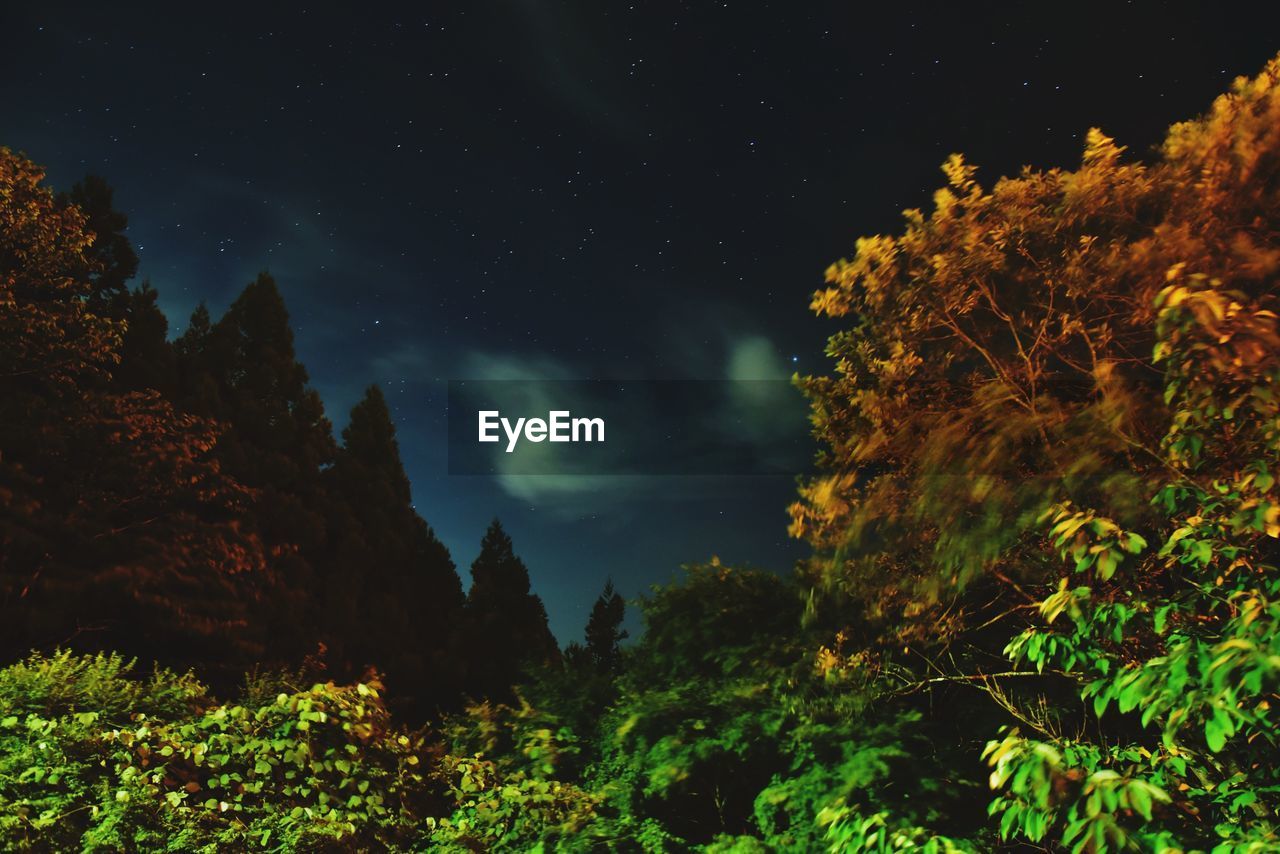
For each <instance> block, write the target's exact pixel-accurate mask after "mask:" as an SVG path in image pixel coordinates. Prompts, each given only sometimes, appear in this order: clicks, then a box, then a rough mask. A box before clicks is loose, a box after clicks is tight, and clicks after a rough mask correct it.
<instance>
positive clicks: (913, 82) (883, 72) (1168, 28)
mask: <svg viewBox="0 0 1280 854" xmlns="http://www.w3.org/2000/svg"><path fill="white" fill-rule="evenodd" d="M276 5H277V4H268V3H259V4H257V5H256V6H252V7H245V8H244V9H240V10H227V11H223V10H221V8H220V7H217V6H201V7H199V8H201V9H204V10H206V11H204V12H203V13H202V14H194V13H192V12H188V11H186V10H182V9H180V8H179V4H169V5H165V6H154V7H151V8H146V7H142V6H137V5H133V4H130V9H129V10H124V9H121V8H117V7H116V4H105V3H102V4H95V5H93V6H88V7H72V6H68V5H64V4H43V3H42V4H35V3H27V4H20V3H6V4H5V5H4V9H3V11H0V71H2V74H0V81H2V82H0V94H2V95H3V102H2V103H3V108H2V112H0V145H7V146H8V147H10V148H13V149H16V150H20V151H22V152H24V153H26V154H27V155H28V156H30V157H31V158H32V159H34V160H35V161H37V162H39V163H42V164H44V165H46V166H47V167H48V168H49V175H50V180H51V181H52V183H53V184H54V185H55V186H58V187H61V188H68V187H70V185H71V184H72V183H74V182H75V181H76V180H77V179H79V178H80V177H82V176H83V175H84V174H85V173H87V172H93V173H97V174H100V175H102V176H104V177H105V178H107V180H108V181H110V182H111V183H112V184H113V185H114V186H115V188H116V203H117V207H119V208H121V209H122V210H123V211H124V212H125V213H127V214H128V216H129V218H130V228H129V232H128V234H129V236H130V238H131V239H132V240H133V242H134V245H135V248H136V249H137V251H138V253H139V255H140V257H141V259H142V266H141V276H140V277H141V278H147V279H150V280H151V282H152V284H153V285H154V286H155V287H156V288H157V289H158V290H159V291H160V295H161V300H160V302H161V305H162V307H163V308H164V309H165V312H166V314H168V316H169V318H170V325H171V330H170V331H171V334H179V333H180V332H181V331H182V328H183V326H184V325H185V322H186V319H187V317H188V316H189V314H190V312H191V310H192V309H193V308H194V307H195V306H196V305H197V304H199V303H200V302H202V301H203V302H206V303H207V304H208V305H209V308H210V310H211V311H213V312H214V314H215V316H217V315H218V314H219V313H221V311H222V310H223V309H224V308H225V307H226V306H227V304H228V303H229V302H230V301H231V300H232V299H234V297H235V296H236V294H237V293H238V292H239V290H240V289H241V288H243V287H244V285H245V284H246V283H248V282H249V281H250V280H251V279H252V278H253V277H254V276H255V275H256V274H257V273H258V272H259V271H260V270H263V269H266V270H269V271H270V272H271V273H272V274H273V275H274V276H275V278H276V280H277V282H278V283H279V285H280V287H281V290H282V291H283V293H284V295H285V299H286V301H287V302H288V305H289V308H290V311H291V315H292V318H293V321H294V326H295V331H296V334H297V346H298V352H299V356H300V358H301V360H302V361H303V362H304V363H305V364H306V365H307V367H308V369H309V371H310V374H311V378H312V382H313V384H314V386H315V387H316V388H317V389H318V390H319V391H320V393H321V395H322V396H323V397H324V400H325V403H326V406H327V408H328V411H329V415H330V417H331V418H332V420H333V421H334V423H335V427H336V428H337V429H341V427H342V426H343V424H344V423H345V420H346V412H347V410H348V409H349V408H350V406H351V405H352V404H353V403H354V402H355V401H356V400H358V399H359V396H360V394H361V393H362V390H363V389H364V387H365V386H366V385H368V384H369V383H370V382H374V381H376V382H379V383H381V384H383V386H384V388H385V389H386V391H387V392H388V396H389V398H390V401H391V403H392V404H393V406H394V409H395V416H396V419H397V423H398V429H399V431H400V444H401V450H402V453H403V456H404V459H405V463H406V467H407V469H408V473H409V476H410V478H411V479H412V481H413V485H414V495H415V501H416V503H417V507H418V510H419V512H420V513H422V515H423V516H424V517H425V518H426V519H427V521H428V522H430V523H431V524H432V526H433V527H434V528H435V529H436V531H437V533H438V534H439V535H440V537H441V538H442V539H443V540H444V542H445V543H446V545H448V547H449V548H450V550H451V552H452V553H453V556H454V559H455V561H456V562H457V563H458V565H459V570H460V572H461V574H462V576H463V580H464V584H465V583H468V582H469V575H468V573H467V567H468V566H469V565H470V562H471V560H472V559H473V558H474V556H475V553H476V551H477V549H478V544H479V539H480V536H481V534H482V533H483V531H484V527H485V525H486V524H487V522H488V520H489V519H490V518H491V517H493V516H494V515H498V516H500V517H501V518H502V520H503V522H504V524H505V525H506V527H507V528H508V530H509V531H510V532H511V534H512V536H513V538H514V541H515V544H516V548H517V551H519V552H520V553H521V554H522V556H523V557H524V558H525V561H526V563H527V564H528V565H529V568H530V572H531V575H532V578H533V583H534V588H535V590H536V592H538V593H540V594H541V595H542V597H543V599H544V600H545V602H546V604H547V609H548V612H549V614H550V618H551V625H552V629H553V630H554V631H555V632H556V634H557V635H558V636H559V637H560V639H561V640H562V641H567V640H570V639H573V638H575V637H577V636H579V635H580V633H581V629H582V625H583V622H584V621H585V617H586V613H587V610H588V609H589V607H590V604H591V602H592V601H593V600H594V599H595V597H596V595H597V594H598V592H599V589H600V587H601V586H602V585H603V582H604V580H605V578H606V577H607V576H612V577H613V578H614V580H615V582H617V585H618V587H619V588H620V589H621V590H622V591H623V592H624V593H625V594H626V595H628V596H632V595H635V594H637V593H641V592H643V591H644V590H645V589H646V587H647V586H648V585H649V584H651V583H654V582H658V581H663V580H666V579H669V578H671V577H672V574H673V572H674V571H675V570H676V568H677V567H678V566H679V564H681V563H685V562H689V561H696V560H703V559H706V558H709V557H710V556H711V555H712V554H718V555H719V556H721V557H722V558H723V559H724V560H726V561H733V562H747V563H751V564H754V565H757V566H764V567H768V568H772V569H776V570H778V571H786V570H787V569H788V568H789V567H790V566H791V565H792V564H793V563H794V561H795V560H796V559H797V558H799V557H800V556H801V555H803V553H804V549H803V548H802V547H801V546H800V545H799V544H797V543H794V542H791V541H789V540H788V539H787V537H786V530H785V529H786V516H785V508H786V505H787V503H788V502H789V500H790V498H791V495H792V493H793V490H794V484H793V480H792V479H791V478H789V477H736V478H698V479H693V478H682V477H654V478H638V477H610V478H598V479H589V480H581V479H580V480H576V481H575V480H574V479H573V478H542V479H538V478H523V479H505V480H503V479H495V478H489V477H459V476H450V475H449V474H448V473H447V471H446V453H445V443H444V436H445V422H444V418H445V412H444V391H443V389H444V383H445V382H446V381H447V380H450V379H518V378H526V377H527V378H542V379H566V378H598V379H618V380H641V379H725V378H749V379H766V378H773V377H781V376H787V375H789V374H790V373H791V372H792V371H793V370H799V371H802V372H817V371H823V370H825V369H826V366H825V364H824V360H823V356H822V348H823V344H824V341H825V338H826V336H827V334H829V333H830V332H831V331H832V328H833V327H832V326H831V324H830V323H829V322H823V321H819V320H817V319H815V318H814V317H813V316H812V315H811V314H810V313H809V311H808V310H807V305H808V297H809V294H810V292H811V291H812V290H813V289H814V288H815V287H817V286H819V285H820V284H821V275H822V271H823V270H824V269H825V267H826V266H827V264H828V263H829V262H831V261H832V260H834V259H836V258H837V257H840V256H841V255H847V254H850V253H851V251H852V246H853V241H854V239H855V238H856V237H857V236H859V235H862V234H870V233H875V232H882V231H892V230H896V229H897V228H898V225H899V222H900V218H899V212H900V211H901V210H902V209H904V208H907V207H915V206H927V205H928V203H929V198H930V196H931V194H932V191H933V189H935V188H936V187H937V186H939V184H940V183H941V181H942V176H941V173H940V172H939V171H938V166H939V164H941V162H942V161H943V159H944V158H945V157H946V156H947V154H949V153H950V152H953V151H961V152H964V153H965V155H966V157H967V158H968V159H969V160H970V161H971V162H973V163H976V164H978V165H979V166H981V167H982V171H981V172H980V175H979V178H980V180H982V181H984V182H985V183H988V184H989V183H990V182H991V181H993V180H994V179H995V178H996V177H998V176H999V175H1001V174H1008V173H1010V172H1013V171H1016V170H1018V169H1019V168H1020V167H1021V166H1022V165H1024V164H1032V165H1035V166H1041V167H1048V166H1066V167H1071V166H1073V165H1075V164H1076V163H1078V161H1079V152H1080V149H1081V144H1082V143H1081V140H1082V139H1083V136H1084V132H1085V131H1086V129H1087V128H1089V127H1090V126H1091V125H1098V126H1100V127H1102V128H1103V130H1104V131H1106V132H1107V133H1108V134H1110V135H1112V136H1114V137H1116V138H1117V141H1118V142H1120V143H1121V144H1125V145H1128V146H1130V149H1131V150H1132V151H1135V152H1138V153H1141V152H1143V151H1145V150H1147V149H1148V148H1149V147H1150V146H1151V145H1152V144H1154V143H1155V142H1156V141H1157V140H1158V139H1159V138H1160V136H1161V134H1162V131H1163V129H1164V127H1165V126H1167V125H1168V124H1169V123H1170V122H1172V121H1176V120H1180V119H1184V118H1189V117H1191V116H1192V115H1194V114H1196V113H1198V112H1200V111H1202V110H1203V109H1205V108H1206V107H1207V106H1208V104H1209V103H1210V101H1211V99H1212V98H1213V97H1214V96H1215V95H1216V94H1217V93H1219V92H1220V91H1222V90H1224V89H1225V88H1226V87H1227V86H1228V85H1229V83H1230V81H1231V79H1232V78H1233V77H1235V76H1236V75H1240V74H1252V73H1255V72H1256V71H1257V70H1258V69H1259V68H1260V67H1261V66H1262V64H1263V62H1264V61H1265V60H1266V59H1268V58H1269V57H1270V56H1271V55H1273V54H1274V53H1275V51H1276V50H1277V49H1280V39H1277V38H1276V36H1275V33H1276V28H1275V27H1274V26H1268V25H1266V23H1265V20H1263V19H1256V18H1250V17H1249V16H1246V15H1245V14H1244V12H1243V7H1232V8H1233V9H1234V10H1235V11H1233V12H1232V13H1231V14H1230V15H1228V14H1227V13H1226V11H1225V10H1224V7H1222V6H1220V5H1219V6H1218V7H1217V8H1218V10H1219V11H1214V6H1213V5H1210V4H1204V5H1203V6H1201V7H1199V9H1200V11H1194V10H1195V8H1196V7H1192V6H1183V5H1178V6H1177V7H1173V6H1170V5H1164V4H1154V3H1152V4H1136V3H1125V4H1121V3H1098V4H1092V5H1090V4H1080V3H1073V4H1064V5H1062V6H1060V7H1058V8H1056V9H1050V8H1049V6H1048V4H1030V3H1027V4H1019V5H1018V6H1017V7H1015V6H1014V5H1013V4H1001V5H995V4H992V5H987V6H983V5H975V4H958V3H953V4H930V6H932V7H933V8H931V7H926V6H925V5H924V4H919V5H916V6H913V5H912V4H907V3H900V2H895V3H885V4H878V5H874V6H873V5H871V4H853V3H839V4H834V3H833V4H822V3H765V2H742V3H739V2H728V3H684V4H666V3H635V4H628V3H614V2H608V0H595V2H578V3H561V2H532V0H527V2H472V3H466V4H458V6H457V7H456V8H448V7H446V6H445V5H444V4H437V3H422V4H417V5H416V6H414V7H412V8H404V9H400V10H394V11H393V10H388V9H387V8H384V7H380V6H378V5H377V4H372V3H361V4H347V6H346V9H345V11H340V12H339V11H332V10H331V8H330V7H329V6H328V5H326V6H325V7H324V8H307V7H294V8H288V9H286V8H284V7H283V4H282V5H281V7H280V8H276ZM23 7H25V8H23ZM193 8H195V7H193ZM1259 8H1261V9H1265V8H1267V6H1266V5H1263V4H1259ZM1189 10H1191V11H1189ZM1272 23H1273V24H1274V23H1275V22H1274V21H1272ZM798 405H799V404H798Z"/></svg>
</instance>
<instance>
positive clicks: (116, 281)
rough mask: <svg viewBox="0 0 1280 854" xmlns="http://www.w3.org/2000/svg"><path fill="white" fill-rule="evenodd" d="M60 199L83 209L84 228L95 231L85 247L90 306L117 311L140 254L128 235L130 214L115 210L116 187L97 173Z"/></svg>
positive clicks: (64, 203)
mask: <svg viewBox="0 0 1280 854" xmlns="http://www.w3.org/2000/svg"><path fill="white" fill-rule="evenodd" d="M58 200H59V202H60V203H61V204H63V205H74V206H75V207H76V208H78V209H79V210H80V212H81V213H82V214H83V215H84V220H85V222H84V224H85V230H86V232H87V233H88V234H89V235H92V237H91V243H90V244H89V246H88V247H86V249H85V260H86V262H88V269H87V271H86V275H87V278H88V281H89V294H88V299H89V303H90V306H91V307H92V308H93V309H94V310H96V311H98V312H100V313H106V314H115V313H116V312H117V311H119V310H120V309H121V308H122V307H123V301H124V300H125V298H126V297H127V296H128V293H129V285H128V282H129V280H130V279H132V278H133V277H134V275H135V274H137V272H138V255H137V253H135V252H134V251H133V246H132V244H130V242H129V238H128V237H127V236H125V230H126V229H128V227H129V217H127V216H126V215H125V214H123V213H121V212H120V211H118V210H116V208H115V190H113V189H112V187H111V185H110V184H108V183H107V182H106V180H105V179H104V178H102V177H101V176H98V175H86V176H85V177H84V179H83V180H81V181H80V182H78V183H77V184H76V185H75V186H74V187H72V188H71V192H69V193H63V194H61V195H60V196H59V198H58Z"/></svg>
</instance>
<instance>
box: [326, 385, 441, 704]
mask: <svg viewBox="0 0 1280 854" xmlns="http://www.w3.org/2000/svg"><path fill="white" fill-rule="evenodd" d="M342 438H343V446H342V448H341V449H340V450H339V451H338V454H337V458H336V460H335V462H334V465H333V467H332V468H331V469H329V471H328V472H326V477H325V484H326V487H327V489H328V492H329V494H330V496H331V498H332V502H331V506H330V510H329V515H328V518H329V526H328V527H329V531H330V532H331V533H330V537H331V540H330V549H329V553H330V555H331V560H330V561H329V562H328V563H327V564H326V565H325V567H324V584H325V588H326V595H325V597H324V600H325V602H326V605H325V623H326V625H327V626H329V627H330V629H329V633H328V636H329V637H330V638H331V640H330V648H331V650H332V652H333V655H334V657H335V659H339V660H342V661H345V662H346V663H347V664H349V665H355V666H363V665H366V664H374V665H376V666H378V667H379V668H381V669H383V670H384V671H385V672H386V674H387V678H388V683H389V685H390V687H391V689H392V696H393V697H395V696H400V697H405V698H408V699H410V700H412V701H413V705H414V707H415V708H414V711H417V712H426V711H429V710H431V709H434V708H437V707H441V706H450V705H453V704H455V703H456V702H457V700H458V699H459V693H460V691H461V688H462V679H463V675H464V667H463V661H462V656H461V652H462V649H461V647H462V641H463V638H462V625H463V594H462V584H461V582H460V581H459V579H458V573H457V570H456V568H455V567H454V564H453V560H452V559H451V558H450V556H449V552H448V550H447V549H446V548H445V547H444V544H443V543H441V542H440V540H439V539H438V538H437V537H436V535H435V533H434V532H433V531H432V530H431V528H430V526H429V525H427V523H426V522H425V521H424V520H423V519H422V517H421V516H419V515H418V514H417V512H416V511H415V510H414V508H413V503H412V496H411V494H410V488H409V478H408V477H407V476H406V475H405V472H404V465H403V463H402V462H401V459H400V448H399V444H398V443H397V441H396V431H395V425H394V424H393V422H392V420H391V413H390V410H389V409H388V408H387V403H386V399H385V398H384V397H383V395H382V392H381V391H380V390H379V388H378V387H377V386H376V385H375V386H370V387H369V389H368V390H367V391H366V392H365V396H364V398H363V400H361V401H360V402H359V403H358V404H356V406H355V408H353V409H352V411H351V420H350V423H349V424H348V425H347V427H346V429H345V430H343V432H342Z"/></svg>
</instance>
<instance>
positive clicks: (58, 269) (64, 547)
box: [0, 150, 274, 668]
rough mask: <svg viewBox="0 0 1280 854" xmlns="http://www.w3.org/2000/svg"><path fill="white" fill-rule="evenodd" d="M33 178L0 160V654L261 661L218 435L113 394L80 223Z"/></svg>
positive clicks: (263, 579) (28, 169) (116, 331)
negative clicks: (43, 650)
mask: <svg viewBox="0 0 1280 854" xmlns="http://www.w3.org/2000/svg"><path fill="white" fill-rule="evenodd" d="M42 177H43V175H42V173H41V171H40V170H39V168H38V167H36V166H35V165H34V164H32V163H30V162H29V161H27V160H25V159H24V158H22V157H19V156H16V155H13V154H12V153H10V152H9V151H7V150H0V356H2V358H0V362H2V363H3V364H4V366H5V367H4V372H3V374H0V449H3V450H2V452H0V509H2V510H3V513H2V514H0V608H2V609H3V612H4V619H3V620H2V621H0V624H2V625H3V633H2V634H0V643H2V644H3V646H4V649H5V650H6V651H7V652H9V653H11V654H12V653H25V652H26V651H27V650H29V649H30V648H31V647H32V646H50V645H54V644H71V645H74V646H79V647H88V648H101V646H102V645H109V646H112V647H115V648H118V649H121V650H123V651H125V652H127V653H133V654H138V655H144V656H146V658H147V659H148V660H153V659H155V658H160V659H163V660H165V661H168V662H170V663H173V664H176V665H187V664H191V663H195V662H218V663H219V664H220V665H221V666H223V667H226V668H235V667H237V666H238V665H240V664H243V663H245V662H247V661H250V660H254V659H255V658H260V657H261V655H262V653H263V649H264V647H263V644H262V637H261V634H260V633H259V627H261V626H262V625H263V623H264V621H263V620H262V619H261V616H260V614H259V613H258V612H257V610H256V609H257V608H258V607H260V605H261V602H262V601H263V598H264V596H265V595H266V591H268V590H269V589H270V588H271V587H272V585H273V583H274V581H273V577H272V575H271V573H270V572H269V571H268V569H267V567H266V563H265V555H264V552H263V548H262V544H261V542H260V541H259V540H257V538H256V537H255V536H253V535H252V533H250V532H245V531H241V530H239V527H238V525H237V524H236V519H237V516H238V514H240V513H242V512H243V509H244V504H245V502H246V501H247V500H248V499H249V498H250V495H251V493H250V492H249V491H248V490H247V489H245V487H244V486H243V485H242V484H240V483H238V482H236V481H235V480H234V479H233V478H229V477H227V475H226V474H225V472H223V471H222V469H221V468H220V466H219V465H218V463H217V462H216V461H215V460H214V459H213V456H212V453H211V451H212V450H213V448H214V447H215V445H216V443H217V440H218V435H219V428H218V427H217V425H215V424H212V423H210V422H209V421H207V420H205V419H201V418H197V417H194V416H189V415H184V414H180V413H178V412H176V411H175V410H174V409H173V407H172V406H171V405H170V404H169V403H168V402H166V401H164V400H162V399H160V397H159V396H158V395H157V394H156V393H154V392H149V393H129V394H120V393H118V392H117V391H115V390H114V389H113V388H112V385H111V371H112V369H113V367H114V366H115V365H116V364H117V363H118V362H119V358H120V332H121V327H122V324H121V323H120V322H118V321H115V320H111V319H109V318H106V317H104V316H102V315H100V314H97V313H95V311H96V308H95V300H94V298H93V294H94V288H95V286H96V285H95V282H96V280H95V279H94V276H95V274H96V271H98V270H99V264H100V262H99V261H98V260H97V259H95V258H94V257H93V256H92V255H91V253H90V252H89V249H90V247H91V246H93V245H94V244H93V239H92V237H91V235H90V234H89V232H88V231H87V229H86V223H85V217H84V215H83V213H82V212H81V211H80V210H79V209H78V208H76V207H74V206H67V205H59V204H57V203H56V202H55V200H54V197H53V195H52V193H50V192H49V191H48V190H47V189H45V188H44V187H43V186H41V184H40V182H41V179H42Z"/></svg>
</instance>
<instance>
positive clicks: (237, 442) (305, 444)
mask: <svg viewBox="0 0 1280 854" xmlns="http://www.w3.org/2000/svg"><path fill="white" fill-rule="evenodd" d="M176 351H177V353H178V371H179V377H180V393H179V396H178V397H179V405H180V406H181V407H182V408H184V409H187V410H189V411H191V412H193V413H196V414H198V415H202V416H204V417H208V418H212V419H214V420H216V421H218V422H219V423H221V424H224V425H226V427H227V429H226V431H225V433H224V434H223V436H222V438H221V440H220V441H219V443H218V448H217V456H218V460H219V462H220V464H221V465H222V466H223V467H224V468H225V469H226V470H227V472H228V473H230V474H231V475H233V476H234V477H235V478H237V479H238V480H239V481H241V482H243V483H244V484H246V485H247V486H249V487H251V488H252V489H253V490H254V495H255V501H254V506H253V511H252V513H251V514H248V516H247V518H246V519H245V520H243V521H244V524H245V525H246V527H247V528H250V529H252V530H254V531H255V532H256V533H257V535H258V536H260V537H261V538H262V540H263V541H264V542H265V543H266V544H267V546H268V548H269V549H270V550H271V551H272V552H273V554H274V555H275V558H274V561H273V563H274V565H275V568H276V570H277V571H278V572H279V573H280V575H281V578H282V579H283V583H282V587H281V591H282V593H284V594H286V596H285V598H284V599H282V600H281V601H279V602H277V603H276V609H277V611H276V618H275V619H274V620H273V621H272V631H273V633H274V644H275V645H276V648H277V649H278V650H279V651H280V653H281V654H282V655H283V656H284V657H291V656H297V655H301V654H303V653H305V652H308V651H310V650H312V649H314V642H315V640H316V639H317V638H318V637H319V635H320V627H319V625H318V621H320V620H321V619H322V618H321V616H320V615H318V614H316V613H314V611H313V608H312V605H311V604H309V603H310V602H312V601H313V600H314V593H315V590H316V588H317V587H318V585H320V583H321V582H320V580H319V579H318V578H317V576H316V567H317V566H318V565H319V564H320V563H321V562H322V561H323V559H324V558H325V549H326V545H327V544H326V535H325V523H324V501H325V500H324V497H323V492H322V486H321V483H320V480H321V475H320V472H321V468H322V467H323V466H326V465H329V464H331V463H332V462H333V459H334V454H335V452H336V446H335V443H334V440H333V430H332V426H331V425H330V423H329V420H328V418H326V417H325V413H324V405H323V403H322V402H321V400H320V396H319V395H318V394H317V393H316V391H315V390H314V389H312V388H311V387H310V386H309V385H308V377H307V371H306V368H304V367H303V366H302V365H301V364H300V363H299V362H298V360H297V357H296V354H295V352H294V346H293V331H292V330H291V329H290V327H289V314H288V311H287V310H286V308H285V304H284V299H283V298H282V297H281V295H280V291H279V289H278V288H277V287H276V284H275V281H274V280H273V279H272V278H271V276H270V275H268V274H266V273H262V274H260V275H259V276H258V277H257V279H255V280H254V281H253V282H250V283H249V285H248V286H246V287H245V289H244V291H243V292H241V294H240V296H239V297H237V298H236V300H235V301H234V302H233V303H232V304H231V306H230V307H229V308H228V309H227V312H226V314H224V315H223V316H222V317H221V318H220V319H219V320H218V321H217V322H216V323H214V324H212V325H210V324H209V323H208V312H207V310H206V309H204V307H203V306H202V307H201V308H199V309H197V310H196V313H195V314H194V315H193V317H192V322H191V325H190V327H189V328H188V330H187V332H186V333H184V335H183V336H182V338H181V339H179V341H178V342H177V347H176Z"/></svg>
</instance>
